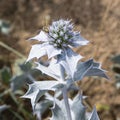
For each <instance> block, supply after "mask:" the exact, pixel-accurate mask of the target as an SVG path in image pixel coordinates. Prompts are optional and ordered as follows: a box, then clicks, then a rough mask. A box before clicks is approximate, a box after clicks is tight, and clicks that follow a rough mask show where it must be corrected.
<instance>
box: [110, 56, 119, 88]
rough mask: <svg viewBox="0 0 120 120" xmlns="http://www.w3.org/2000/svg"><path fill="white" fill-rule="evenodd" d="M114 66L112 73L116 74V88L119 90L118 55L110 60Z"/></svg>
mask: <svg viewBox="0 0 120 120" xmlns="http://www.w3.org/2000/svg"><path fill="white" fill-rule="evenodd" d="M112 61H113V62H114V65H113V67H112V69H113V71H114V72H115V73H116V74H115V78H116V88H117V89H120V55H116V56H114V57H113V58H112Z"/></svg>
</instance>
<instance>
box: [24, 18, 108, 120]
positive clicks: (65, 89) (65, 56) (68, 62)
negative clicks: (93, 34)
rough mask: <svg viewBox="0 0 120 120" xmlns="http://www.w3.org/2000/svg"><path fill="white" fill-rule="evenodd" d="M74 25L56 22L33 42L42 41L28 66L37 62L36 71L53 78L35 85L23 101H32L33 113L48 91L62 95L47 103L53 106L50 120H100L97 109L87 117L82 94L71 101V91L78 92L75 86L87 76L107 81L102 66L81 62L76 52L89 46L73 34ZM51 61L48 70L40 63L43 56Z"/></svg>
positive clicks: (32, 54) (88, 61)
mask: <svg viewBox="0 0 120 120" xmlns="http://www.w3.org/2000/svg"><path fill="white" fill-rule="evenodd" d="M73 28H74V25H73V24H72V23H71V21H69V20H63V19H60V20H58V21H54V22H52V25H50V26H49V28H48V31H47V32H45V31H40V33H39V34H38V35H36V36H35V37H32V38H30V39H29V40H38V44H35V45H33V46H32V48H31V50H30V53H29V56H28V59H27V62H28V61H30V60H32V59H34V58H36V60H37V61H36V62H35V63H36V65H37V67H36V69H37V70H40V71H41V72H42V73H44V74H46V75H48V76H50V77H52V78H53V79H52V80H43V81H33V83H31V84H29V89H28V91H27V92H26V94H25V95H24V96H23V98H29V99H30V100H31V104H32V108H33V112H34V111H35V108H36V105H37V104H38V103H39V100H40V98H41V97H42V96H44V95H45V94H46V93H47V92H48V91H53V92H54V93H55V94H56V92H61V94H62V98H63V99H62V100H61V99H59V97H56V95H55V94H54V96H47V97H46V99H47V100H49V101H51V102H52V103H53V107H52V108H51V111H52V117H50V120H99V117H98V115H97V112H96V109H95V108H94V109H93V112H92V113H91V114H90V115H87V114H86V107H85V106H84V105H83V103H82V101H83V98H84V97H83V96H82V95H81V94H79V92H78V95H77V96H75V98H73V99H71V98H69V97H68V93H69V91H70V90H78V91H79V88H78V87H77V86H76V85H75V82H77V81H80V80H82V79H83V78H84V77H87V76H99V77H104V78H107V79H108V77H107V76H106V74H105V72H106V71H105V70H103V69H102V68H101V64H99V63H97V62H94V60H93V59H90V60H87V61H85V62H81V59H82V56H81V55H80V54H78V53H76V52H74V51H73V49H72V48H74V47H81V46H84V45H87V44H88V40H86V39H84V38H83V37H82V36H81V34H80V32H78V31H74V30H73ZM46 55H47V57H48V60H47V62H48V61H49V65H47V66H45V65H43V64H41V63H40V62H39V61H40V60H41V58H42V57H43V56H46Z"/></svg>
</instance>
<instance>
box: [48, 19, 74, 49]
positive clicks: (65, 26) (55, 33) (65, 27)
mask: <svg viewBox="0 0 120 120" xmlns="http://www.w3.org/2000/svg"><path fill="white" fill-rule="evenodd" d="M48 35H49V38H50V42H49V43H50V44H52V45H54V47H57V48H64V47H67V45H69V44H72V37H73V36H74V32H73V25H72V24H71V23H70V21H64V20H59V21H56V22H53V23H52V25H51V26H50V28H49V33H48Z"/></svg>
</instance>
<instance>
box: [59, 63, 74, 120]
mask: <svg viewBox="0 0 120 120" xmlns="http://www.w3.org/2000/svg"><path fill="white" fill-rule="evenodd" d="M60 72H61V78H62V81H65V69H64V68H63V66H62V65H61V67H60ZM62 94H63V99H64V102H65V108H66V112H67V120H72V117H71V112H70V106H69V101H68V96H67V87H66V85H65V86H64V87H63V88H62Z"/></svg>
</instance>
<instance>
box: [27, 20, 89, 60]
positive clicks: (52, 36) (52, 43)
mask: <svg viewBox="0 0 120 120" xmlns="http://www.w3.org/2000/svg"><path fill="white" fill-rule="evenodd" d="M31 39H32V40H33V39H35V40H38V41H41V42H40V44H37V45H33V46H32V49H31V51H30V54H29V57H28V60H27V61H29V60H31V59H33V58H35V57H36V58H40V57H42V56H44V55H48V58H52V57H54V56H56V55H60V54H62V53H65V51H68V50H69V49H71V48H72V47H78V46H83V45H86V44H87V43H88V41H87V40H85V39H84V38H83V37H81V35H80V33H79V32H77V31H74V30H73V24H72V23H71V21H70V20H63V19H60V20H58V21H54V22H52V24H51V25H50V27H49V29H48V32H45V31H41V32H40V33H39V34H38V35H36V36H35V37H32V38H31ZM71 50H72V49H71Z"/></svg>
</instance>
